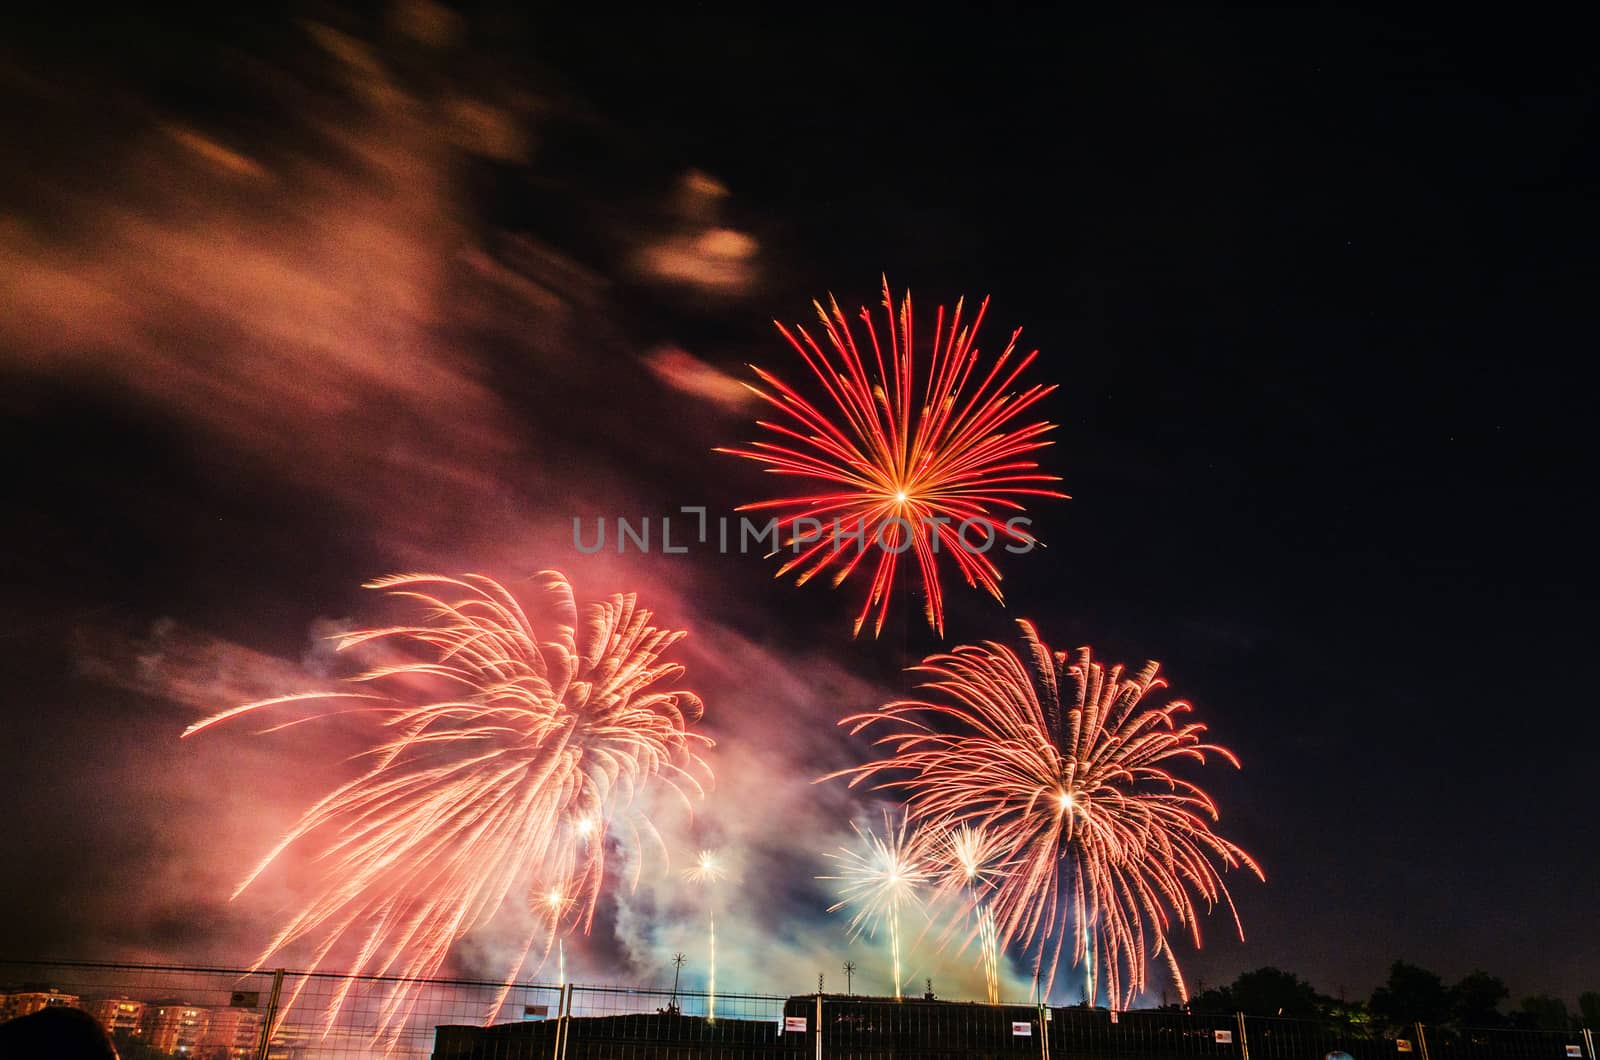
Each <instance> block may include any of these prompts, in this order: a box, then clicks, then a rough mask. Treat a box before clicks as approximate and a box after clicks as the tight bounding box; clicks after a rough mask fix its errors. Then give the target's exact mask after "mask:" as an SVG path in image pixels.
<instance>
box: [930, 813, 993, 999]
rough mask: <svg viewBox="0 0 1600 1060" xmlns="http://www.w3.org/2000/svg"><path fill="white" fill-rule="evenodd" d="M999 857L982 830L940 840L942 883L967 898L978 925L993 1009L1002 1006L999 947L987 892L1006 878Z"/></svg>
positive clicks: (951, 833)
mask: <svg viewBox="0 0 1600 1060" xmlns="http://www.w3.org/2000/svg"><path fill="white" fill-rule="evenodd" d="M999 857H1000V850H999V848H998V845H997V844H996V842H995V840H994V838H993V837H992V836H991V835H990V834H989V833H988V832H987V831H986V830H984V829H983V828H975V827H973V826H972V825H970V824H962V825H959V826H958V827H956V828H952V829H950V830H948V831H946V832H944V833H942V834H941V835H940V837H939V848H938V867H939V869H940V870H941V871H940V882H941V884H942V885H944V886H945V887H947V888H953V889H958V890H959V891H961V892H964V893H965V895H966V901H967V908H968V909H969V910H970V911H971V913H972V916H973V918H974V920H975V921H976V923H977V935H978V950H979V954H980V956H981V959H982V962H983V978H984V985H985V987H987V990H988V996H989V1003H990V1004H991V1005H996V1004H999V1003H1000V953H999V949H1000V946H999V936H998V935H997V934H996V932H995V926H994V910H993V909H991V908H990V906H989V901H988V892H989V891H990V889H992V888H993V887H994V886H995V885H996V879H997V878H998V876H999V875H1002V874H1003V870H1000V869H998V868H997V865H996V863H997V862H998V860H999Z"/></svg>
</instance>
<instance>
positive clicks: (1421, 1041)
mask: <svg viewBox="0 0 1600 1060" xmlns="http://www.w3.org/2000/svg"><path fill="white" fill-rule="evenodd" d="M1412 1026H1413V1027H1415V1028H1416V1029H1417V1050H1418V1051H1419V1052H1420V1053H1422V1060H1428V1035H1427V1032H1425V1031H1424V1030H1423V1029H1422V1024H1421V1023H1413V1024H1412Z"/></svg>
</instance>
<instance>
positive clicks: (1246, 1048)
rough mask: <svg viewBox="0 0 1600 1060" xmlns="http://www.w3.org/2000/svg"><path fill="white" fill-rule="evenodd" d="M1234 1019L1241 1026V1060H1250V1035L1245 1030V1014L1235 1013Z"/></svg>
mask: <svg viewBox="0 0 1600 1060" xmlns="http://www.w3.org/2000/svg"><path fill="white" fill-rule="evenodd" d="M1233 1018H1234V1021H1235V1022H1236V1023H1238V1024H1239V1060H1250V1035H1249V1034H1248V1033H1246V1032H1245V1029H1244V1013H1243V1012H1235V1013H1234V1014H1233Z"/></svg>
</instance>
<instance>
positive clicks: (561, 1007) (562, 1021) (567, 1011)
mask: <svg viewBox="0 0 1600 1060" xmlns="http://www.w3.org/2000/svg"><path fill="white" fill-rule="evenodd" d="M571 1016H572V984H571V983H563V984H562V985H561V1000H560V1001H559V1002H558V1003H557V1006H556V1045H555V1060H561V1058H562V1057H564V1056H566V1055H567V1035H568V1034H569V1033H571V1031H570V1029H569V1028H568V1026H567V1021H568V1020H569V1019H570V1018H571Z"/></svg>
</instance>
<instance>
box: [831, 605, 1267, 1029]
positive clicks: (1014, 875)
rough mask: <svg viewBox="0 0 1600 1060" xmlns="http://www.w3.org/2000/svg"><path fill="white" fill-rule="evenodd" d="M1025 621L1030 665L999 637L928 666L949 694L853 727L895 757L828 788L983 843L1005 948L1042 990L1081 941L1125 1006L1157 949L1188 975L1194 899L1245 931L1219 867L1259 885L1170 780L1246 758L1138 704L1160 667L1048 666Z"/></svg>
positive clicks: (1210, 807)
mask: <svg viewBox="0 0 1600 1060" xmlns="http://www.w3.org/2000/svg"><path fill="white" fill-rule="evenodd" d="M1019 625H1020V626H1021V627H1022V632H1023V646H1024V649H1025V652H1024V654H1023V655H1021V656H1019V655H1018V654H1017V653H1016V652H1015V651H1013V650H1012V649H1011V648H1009V647H1007V646H1006V645H1003V644H996V643H993V642H989V643H987V644H985V645H983V646H981V647H973V646H963V647H959V648H956V649H955V650H954V651H953V652H951V653H949V654H940V655H933V656H930V657H928V658H927V659H926V660H924V662H923V663H922V665H921V666H918V667H914V668H913V670H914V671H915V672H920V673H922V674H924V675H926V677H927V681H926V682H925V683H924V684H923V685H922V687H923V688H926V689H930V690H932V691H933V692H937V693H940V694H941V695H940V698H939V699H938V700H933V699H929V700H914V699H913V700H902V701H898V702H894V703H889V704H886V705H885V706H883V707H881V708H879V710H877V711H875V712H872V713H868V714H858V715H855V716H852V717H849V718H846V719H844V721H842V722H841V723H840V724H844V725H850V726H852V732H860V731H861V730H863V729H867V728H876V729H879V730H882V729H888V730H890V731H888V732H886V733H884V734H883V735H881V736H880V737H879V739H878V740H877V744H878V745H879V746H890V747H892V752H891V753H890V754H889V755H888V756H887V757H884V758H880V759H878V760H876V761H872V762H868V763H867V764H865V765H862V766H859V767H856V768H854V769H849V770H844V771H842V772H841V773H836V774H833V776H850V777H851V778H852V779H851V785H852V786H854V785H855V784H857V783H860V782H862V781H863V780H865V779H867V778H869V777H870V778H874V779H875V780H876V781H878V787H880V788H888V789H893V790H897V791H900V792H903V793H904V794H905V795H906V797H907V799H908V809H909V812H910V814H911V816H912V818H913V820H915V821H917V822H919V823H921V824H923V825H924V826H933V827H936V828H942V829H950V828H959V827H960V826H961V825H963V824H970V825H972V826H974V827H979V828H982V829H984V830H985V831H987V832H988V833H989V834H990V835H991V836H992V838H993V839H994V841H995V842H996V843H997V844H998V849H999V850H1000V851H1001V856H1002V857H1003V859H1004V861H1005V863H1006V872H1005V875H1004V876H1003V878H1001V879H1000V880H999V882H998V885H997V886H996V887H995V890H994V897H993V899H992V902H991V905H992V909H993V911H994V917H995V926H996V930H997V932H998V936H999V945H1000V948H1002V949H1004V948H1006V947H1007V946H1009V945H1010V944H1011V943H1012V942H1019V943H1021V944H1022V946H1023V947H1024V949H1026V950H1028V951H1030V952H1031V953H1032V954H1033V957H1034V967H1035V971H1036V973H1042V974H1043V975H1044V976H1045V977H1046V978H1045V995H1046V996H1048V993H1049V988H1050V985H1051V984H1053V982H1054V977H1055V973H1056V967H1057V965H1058V964H1059V962H1060V958H1061V955H1062V952H1063V948H1064V946H1065V942H1066V939H1067V938H1068V934H1069V932H1070V934H1071V939H1072V945H1071V950H1070V956H1071V959H1072V962H1073V963H1074V964H1077V963H1082V964H1083V966H1084V969H1085V973H1086V976H1087V977H1088V982H1089V984H1090V989H1091V990H1093V991H1098V985H1097V984H1098V983H1099V982H1100V981H1102V965H1103V982H1104V984H1105V988H1106V996H1107V998H1108V999H1109V1000H1110V1001H1111V1003H1113V1004H1122V1005H1127V1004H1129V1003H1131V1001H1132V999H1133V997H1134V996H1135V995H1136V994H1137V993H1138V992H1139V991H1141V990H1142V989H1144V987H1145V982H1146V958H1147V955H1154V956H1163V957H1165V958H1166V960H1167V962H1168V964H1169V965H1170V966H1173V967H1175V966H1176V961H1175V959H1174V958H1173V955H1172V953H1171V951H1170V948H1169V947H1170V941H1169V935H1170V934H1171V932H1172V928H1173V926H1174V924H1173V922H1174V921H1176V923H1177V925H1178V926H1179V927H1182V928H1184V929H1186V930H1187V931H1188V932H1189V933H1190V934H1191V935H1192V937H1193V939H1194V943H1195V945H1197V946H1198V945H1199V944H1200V923H1199V915H1198V911H1197V909H1196V903H1197V901H1199V902H1203V903H1204V904H1205V905H1206V907H1207V908H1208V909H1210V908H1211V907H1213V906H1215V905H1216V904H1218V903H1223V904H1226V905H1227V906H1228V909H1229V911H1230V912H1231V913H1232V914H1233V920H1234V924H1235V927H1237V928H1238V929H1239V932H1240V937H1241V938H1242V937H1243V928H1242V927H1241V926H1240V925H1239V918H1238V913H1237V911H1235V910H1234V908H1233V899H1232V897H1231V896H1230V895H1229V893H1228V889H1227V887H1226V885H1225V884H1224V883H1223V880H1222V875H1221V871H1220V870H1219V868H1218V866H1217V863H1220V864H1221V865H1222V866H1223V867H1237V866H1241V865H1242V866H1244V867H1246V868H1248V869H1249V870H1250V871H1252V872H1253V873H1255V875H1256V876H1258V877H1261V878H1263V879H1264V878H1265V877H1264V876H1262V873H1261V869H1260V867H1259V866H1258V865H1257V864H1256V862H1255V861H1254V860H1253V859H1252V858H1251V857H1250V856H1249V855H1248V854H1246V853H1245V852H1244V851H1243V850H1242V849H1240V848H1239V847H1238V846H1236V845H1234V844H1233V843H1231V842H1229V841H1228V840H1226V839H1223V838H1222V837H1221V836H1219V835H1217V834H1216V833H1215V832H1213V831H1212V827H1211V826H1212V823H1213V822H1215V821H1216V820H1217V809H1216V806H1215V804H1214V803H1213V802H1212V800H1211V798H1210V797H1209V796H1208V795H1207V794H1206V793H1205V792H1204V791H1203V790H1202V789H1200V788H1199V787H1197V786H1196V785H1194V784H1193V783H1191V782H1189V781H1187V780H1184V779H1181V778H1179V777H1177V776H1175V775H1173V774H1172V773H1171V772H1169V771H1168V768H1167V767H1168V766H1169V765H1171V764H1173V763H1175V762H1180V761H1183V760H1191V761H1194V762H1197V763H1204V762H1205V761H1206V758H1207V756H1208V755H1211V754H1215V755H1216V756H1218V757H1220V758H1222V759H1223V760H1224V761H1227V762H1228V763H1230V764H1232V765H1234V766H1235V767H1237V766H1238V760H1237V759H1236V758H1235V757H1234V756H1233V755H1232V754H1231V753H1230V752H1228V751H1227V750H1225V749H1224V748H1221V747H1218V746H1216V745H1215V744H1209V743H1202V742H1201V734H1202V733H1204V731H1205V726H1203V725H1200V724H1197V723H1193V722H1187V723H1186V722H1181V721H1180V717H1181V715H1183V714H1185V713H1187V712H1188V711H1189V709H1190V708H1189V705H1188V704H1187V703H1184V702H1182V701H1180V700H1174V701H1172V702H1170V703H1168V704H1166V705H1165V706H1161V707H1155V706H1147V705H1145V704H1144V703H1143V700H1144V697H1145V696H1146V695H1147V694H1149V693H1150V692H1152V691H1155V690H1156V689H1159V688H1161V687H1163V686H1164V685H1165V682H1164V681H1162V680H1161V679H1160V678H1158V677H1157V676H1156V670H1157V664H1156V663H1154V662H1150V663H1146V664H1145V665H1144V667H1143V668H1142V669H1140V670H1139V671H1138V672H1137V673H1135V674H1133V675H1131V676H1125V675H1124V674H1123V670H1122V667H1120V666H1114V667H1111V668H1110V669H1109V670H1108V669H1106V668H1105V667H1103V666H1101V665H1100V664H1099V663H1096V662H1094V661H1093V659H1092V657H1091V655H1090V652H1089V649H1088V648H1080V649H1079V650H1078V651H1077V652H1076V653H1075V654H1074V655H1071V656H1069V655H1068V654H1067V653H1065V652H1057V653H1054V654H1052V653H1051V651H1050V649H1049V648H1048V647H1047V646H1046V645H1045V644H1044V643H1043V642H1042V641H1041V640H1040V639H1039V637H1038V634H1037V633H1036V632H1035V631H1034V629H1033V627H1032V626H1031V625H1030V624H1029V623H1027V622H1020V623H1019ZM822 779H824V780H826V779H830V778H828V777H824V778H822ZM1175 978H1177V977H1176V976H1175ZM1177 981H1178V982H1179V984H1180V986H1179V989H1180V992H1181V990H1182V986H1181V983H1182V980H1181V979H1177Z"/></svg>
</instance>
